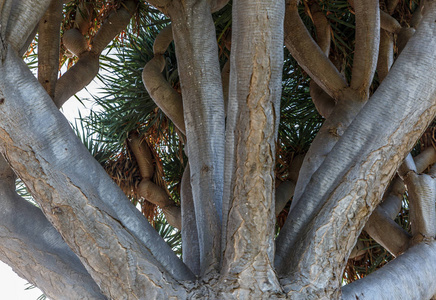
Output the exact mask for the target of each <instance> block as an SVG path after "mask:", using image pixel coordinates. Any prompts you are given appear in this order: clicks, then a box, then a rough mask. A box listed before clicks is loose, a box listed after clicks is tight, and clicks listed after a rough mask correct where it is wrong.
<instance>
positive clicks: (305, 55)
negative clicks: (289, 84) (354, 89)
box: [284, 1, 347, 99]
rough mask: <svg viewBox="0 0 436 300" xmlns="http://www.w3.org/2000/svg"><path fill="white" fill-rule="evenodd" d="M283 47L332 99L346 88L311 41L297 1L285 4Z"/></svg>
mask: <svg viewBox="0 0 436 300" xmlns="http://www.w3.org/2000/svg"><path fill="white" fill-rule="evenodd" d="M284 26H285V27H284V30H285V45H286V48H288V50H289V52H290V53H291V54H292V56H293V57H294V58H295V59H296V60H297V62H298V64H299V65H300V66H301V67H302V68H303V69H304V70H305V71H306V72H307V73H308V74H309V75H310V77H311V78H312V79H313V80H315V82H316V83H317V84H318V85H319V86H320V87H321V88H322V89H323V90H324V91H325V92H327V94H329V95H330V96H331V97H333V98H334V99H339V98H341V91H342V90H343V89H344V88H346V87H347V83H346V82H345V80H344V78H343V77H342V75H341V74H340V73H339V72H338V70H337V69H336V67H335V66H334V65H333V63H332V62H331V61H330V60H329V59H328V57H327V56H326V55H325V54H324V53H323V51H322V50H321V49H320V48H319V46H318V45H317V44H316V42H315V41H314V40H313V39H312V37H311V36H310V34H309V32H308V31H307V29H306V26H305V25H304V24H303V22H302V21H301V18H300V15H299V14H298V9H297V1H290V3H287V4H286V16H285V25H284Z"/></svg>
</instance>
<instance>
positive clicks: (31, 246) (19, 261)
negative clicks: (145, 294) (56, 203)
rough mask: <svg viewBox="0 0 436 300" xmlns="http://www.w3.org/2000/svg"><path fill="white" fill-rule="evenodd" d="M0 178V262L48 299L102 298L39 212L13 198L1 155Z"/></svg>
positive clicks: (12, 183)
mask: <svg viewBox="0 0 436 300" xmlns="http://www.w3.org/2000/svg"><path fill="white" fill-rule="evenodd" d="M0 179H1V180H0V259H1V260H2V261H3V262H5V263H7V264H8V265H10V266H11V267H12V268H13V270H14V271H15V272H16V273H17V274H19V276H21V277H23V278H25V279H27V280H28V281H29V282H31V283H32V284H34V285H36V286H37V287H38V288H40V289H41V290H42V291H43V292H44V293H45V294H46V295H47V296H48V297H50V298H52V299H58V298H59V297H60V296H61V295H68V297H71V298H75V299H79V298H80V299H106V297H104V296H103V295H102V294H101V292H100V289H99V288H98V286H97V285H96V283H95V282H94V280H93V279H92V278H91V276H90V275H89V274H88V272H87V271H86V269H85V268H84V267H83V265H82V263H81V262H80V260H79V259H78V258H77V256H76V255H75V254H74V253H73V252H72V251H71V249H70V248H69V247H68V246H67V244H66V243H65V242H64V241H63V240H62V237H61V236H60V234H59V233H58V232H57V231H56V229H55V228H54V227H53V226H52V225H51V224H50V222H49V221H48V220H47V219H46V218H45V216H44V215H43V213H42V211H41V210H40V209H38V208H37V207H36V206H34V205H32V204H30V203H29V202H27V201H26V200H24V199H23V198H21V197H20V196H18V195H17V193H16V192H15V174H14V173H13V171H12V170H11V168H10V167H9V165H8V164H7V163H6V161H5V160H4V159H3V157H2V156H1V157H0Z"/></svg>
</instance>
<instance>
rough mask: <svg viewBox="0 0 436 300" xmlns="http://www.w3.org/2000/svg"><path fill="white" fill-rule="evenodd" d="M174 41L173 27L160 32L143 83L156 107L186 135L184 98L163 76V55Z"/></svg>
mask: <svg viewBox="0 0 436 300" xmlns="http://www.w3.org/2000/svg"><path fill="white" fill-rule="evenodd" d="M172 40H173V35H172V29H171V26H168V27H165V28H164V29H162V30H161V31H160V32H159V34H158V35H157V37H156V40H155V41H154V44H153V52H154V57H153V58H152V59H151V60H150V61H149V62H148V63H147V64H146V65H145V67H144V70H143V71H142V81H143V83H144V86H145V88H146V89H147V91H148V93H149V95H150V97H151V98H152V99H153V101H154V102H155V103H156V105H157V106H158V107H159V108H160V109H161V110H162V111H163V112H164V113H165V115H166V116H167V117H168V118H169V119H170V120H171V121H172V122H173V123H174V125H176V127H177V128H178V129H179V130H180V131H181V132H182V133H183V134H185V120H184V116H183V101H182V96H181V95H180V94H179V93H178V92H177V91H176V90H175V89H174V88H173V87H172V86H171V85H170V84H169V83H168V81H166V80H165V78H164V76H163V75H162V71H163V69H164V68H165V57H164V56H163V54H164V53H165V51H166V50H167V48H168V46H169V44H170V43H171V41H172Z"/></svg>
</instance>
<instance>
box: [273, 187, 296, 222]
mask: <svg viewBox="0 0 436 300" xmlns="http://www.w3.org/2000/svg"><path fill="white" fill-rule="evenodd" d="M294 191H295V182H292V181H283V182H282V183H280V185H279V186H278V187H277V188H276V190H275V199H276V200H275V201H276V202H275V215H276V216H277V215H278V214H279V213H280V212H281V211H282V210H283V208H285V206H286V204H288V202H289V200H291V198H292V196H293V195H294Z"/></svg>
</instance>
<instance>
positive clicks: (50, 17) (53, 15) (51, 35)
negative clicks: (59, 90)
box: [38, 0, 62, 98]
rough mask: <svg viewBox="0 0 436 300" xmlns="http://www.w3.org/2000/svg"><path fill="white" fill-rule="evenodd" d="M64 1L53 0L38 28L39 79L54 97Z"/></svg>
mask: <svg viewBox="0 0 436 300" xmlns="http://www.w3.org/2000/svg"><path fill="white" fill-rule="evenodd" d="M61 21H62V1H59V0H52V1H51V3H50V6H49V8H48V10H47V12H46V13H45V15H44V17H43V18H42V19H41V21H40V22H39V28H38V80H39V82H40V83H41V85H42V86H43V87H44V89H45V90H46V91H47V93H48V94H49V95H50V97H52V98H53V97H54V92H55V86H56V80H57V79H58V71H59V47H60V34H61Z"/></svg>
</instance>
